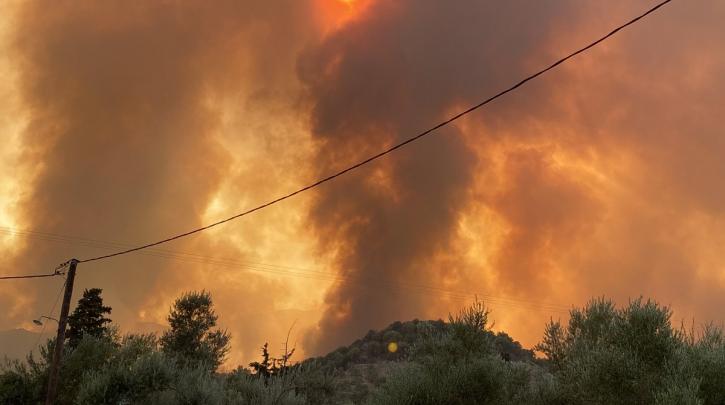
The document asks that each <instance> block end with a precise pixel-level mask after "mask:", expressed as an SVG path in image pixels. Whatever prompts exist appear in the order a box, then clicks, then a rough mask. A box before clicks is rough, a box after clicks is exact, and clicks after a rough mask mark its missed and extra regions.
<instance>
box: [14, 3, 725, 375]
mask: <svg viewBox="0 0 725 405" xmlns="http://www.w3.org/2000/svg"><path fill="white" fill-rule="evenodd" d="M653 4H654V2H651V1H624V0H621V1H620V0H616V1H610V2H606V3H604V2H598V1H574V0H557V1H553V0H552V1H540V2H528V1H518V0H517V1H509V2H498V1H490V0H483V1H473V0H455V1H449V2H440V1H433V0H419V1H413V0H401V1H396V2H388V1H383V0H379V1H376V0H347V1H339V0H310V1H305V2H302V1H294V0H278V1H273V2H259V1H231V0H219V1H216V2H213V3H210V2H202V1H188V2H175V1H162V2H132V3H128V2H121V1H107V2H77V1H59V2H58V3H57V4H56V5H55V6H54V7H47V4H45V3H43V2H40V1H20V0H18V1H8V2H2V3H1V5H0V48H1V49H0V50H1V52H0V73H2V77H3V80H2V81H0V134H2V137H3V138H2V140H3V142H1V143H0V157H1V160H0V168H1V170H0V251H1V252H2V256H3V257H4V258H5V260H4V261H3V264H2V265H0V270H2V273H3V274H26V273H44V272H50V271H52V270H53V269H54V268H55V266H57V265H58V264H59V263H61V262H63V261H65V260H67V259H69V258H71V257H76V258H79V259H83V258H88V257H93V256H97V255H101V254H105V253H110V252H112V251H114V250H118V249H119V248H123V247H127V246H131V245H137V244H142V243H148V242H153V241H155V240H158V239H163V238H165V237H168V236H171V235H174V234H177V233H181V232H185V231H188V230H191V229H193V228H196V227H199V226H202V225H204V224H208V223H211V222H215V221H217V220H219V219H222V218H226V217H229V216H231V215H234V214H236V213H238V212H241V211H244V210H246V209H248V208H250V207H252V206H256V205H258V204H260V203H263V202H266V201H268V200H271V199H273V198H276V197H278V196H280V195H282V194H285V193H287V192H289V191H292V190H294V189H296V188H299V187H300V186H302V185H306V184H308V183H310V182H312V181H314V180H315V179H317V178H319V177H322V176H325V175H327V174H329V173H331V172H334V171H336V170H339V169H341V168H343V167H346V166H348V165H350V164H352V163H355V162H356V161H358V160H360V159H363V158H365V157H367V156H369V155H371V154H374V153H376V152H378V151H380V150H382V149H384V148H385V147H388V146H390V145H392V144H394V143H396V142H398V141H400V140H402V139H405V138H407V137H409V136H411V135H412V134H415V133H417V132H420V131H421V130H423V129H426V128H429V127H431V126H433V125H435V124H437V123H438V122H440V121H442V120H443V119H445V118H446V117H448V116H451V115H453V114H455V113H456V112H458V111H460V110H463V109H465V108H467V107H468V106H470V105H472V104H476V103H477V102H479V101H481V100H483V99H485V98H487V97H488V96H490V95H492V94H494V93H496V92H498V91H500V90H502V89H504V88H505V87H508V86H509V85H511V84H513V83H515V82H517V81H518V80H520V79H521V78H523V77H525V76H526V75H528V74H529V73H531V72H533V71H536V70H538V69H540V68H542V67H544V66H546V65H548V64H549V63H551V62H553V61H555V60H556V59H558V58H560V57H561V56H563V55H565V54H567V53H569V52H570V51H572V50H574V49H576V48H578V47H581V46H583V45H585V44H587V43H588V42H590V41H592V40H593V39H594V38H596V37H599V36H601V35H603V34H605V33H607V32H609V31H610V30H611V29H612V28H614V27H615V26H617V25H619V24H621V23H623V22H624V21H626V20H628V19H629V18H631V17H633V16H634V15H636V14H639V13H641V12H643V11H644V10H646V9H648V8H649V7H651V6H652V5H653ZM724 18H725V3H722V2H718V1H712V0H710V1H706V0H692V1H687V2H685V1H682V0H675V1H673V2H672V3H671V4H668V5H667V6H665V7H663V8H662V9H661V10H660V11H658V12H656V13H655V14H653V15H651V16H649V17H647V18H646V19H644V20H642V21H640V22H639V23H637V24H636V25H634V26H632V27H630V28H628V29H626V30H625V31H623V32H621V33H619V34H617V35H616V36H615V37H613V38H611V39H610V40H608V41H606V42H605V43H603V44H601V45H600V46H598V47H596V48H595V49H592V50H591V51H589V52H587V53H585V54H583V55H580V56H578V57H576V58H575V59H573V60H571V61H569V62H567V63H566V64H564V65H562V66H560V67H559V68H557V69H556V70H554V71H552V72H550V73H547V74H546V75H544V76H542V77H540V78H538V79H537V80H535V81H533V82H531V83H529V84H527V85H526V86H524V87H522V88H520V89H519V90H517V91H516V92H514V93H511V94H509V95H507V96H505V97H504V98H502V99H499V100H497V101H495V102H494V103H492V104H490V105H488V106H486V107H485V108H484V109H482V110H480V111H477V112H475V113H473V114H470V115H469V116H467V117H466V118H465V119H462V120H460V121H457V122H456V123H455V124H453V125H450V126H448V127H446V128H444V129H442V130H440V131H437V132H436V134H434V135H432V136H429V137H426V138H424V139H422V140H420V141H419V142H416V143H414V144H411V145H409V146H408V147H406V148H404V149H402V150H400V151H398V152H396V153H394V154H392V155H390V156H388V157H386V158H384V159H381V160H378V161H376V162H374V163H372V164H370V165H367V166H365V167H363V168H361V169H359V170H357V171H355V172H352V173H350V174H348V175H346V176H344V177H341V178H339V179H337V180H335V181H334V182H331V183H328V184H325V185H323V186H320V187H319V188H316V189H314V190H312V191H310V192H307V193H304V194H301V195H299V196H296V197H294V198H292V199H289V200H286V201H284V202H282V203H280V204H277V205H275V206H271V207H269V208H267V209H264V210H262V211H259V212H256V213H254V214H253V215H250V216H246V217H244V218H240V219H238V220H236V221H233V222H229V223H227V224H224V225H221V226H219V227H215V228H213V229H210V230H208V231H204V232H202V233H199V234H195V235H193V236H190V237H188V238H184V239H181V240H178V241H174V242H172V243H169V244H167V245H163V246H160V247H156V248H153V249H149V250H148V251H145V252H139V253H135V254H129V255H125V256H121V257H116V258H111V259H108V260H103V261H97V262H91V263H83V264H81V265H79V267H78V274H77V277H76V284H75V288H74V300H75V299H77V297H78V296H80V294H81V293H82V291H83V289H84V288H91V287H98V288H102V289H103V297H104V300H105V302H106V303H107V304H108V305H110V306H111V307H113V313H112V318H113V320H114V322H116V323H117V324H118V326H119V328H120V329H121V331H122V332H132V331H159V330H163V328H164V327H165V325H166V315H167V314H168V311H169V307H170V305H172V303H173V301H174V299H175V298H176V297H178V296H180V295H181V294H182V293H184V292H187V291H192V290H206V291H209V292H210V293H211V294H212V297H213V299H214V303H215V307H216V310H217V313H218V315H219V325H220V327H222V328H225V329H227V330H228V331H229V332H230V333H231V334H232V352H231V353H230V356H229V359H228V361H227V366H228V367H234V366H236V365H237V364H246V363H248V362H249V361H252V360H253V359H254V358H256V357H257V355H258V351H259V348H260V347H261V346H262V345H263V344H264V343H265V342H269V344H270V347H271V348H272V349H273V351H274V349H275V348H276V347H281V346H282V344H283V343H284V340H285V337H286V336H287V333H288V332H289V333H290V339H291V342H290V343H292V344H294V345H296V347H297V352H296V355H298V354H299V358H298V360H299V359H301V358H302V357H304V356H311V355H318V354H324V353H326V352H327V351H330V350H332V349H334V348H336V347H338V346H340V345H344V344H349V343H351V342H352V341H353V340H355V339H356V338H358V337H360V336H362V335H364V334H365V333H366V332H367V331H368V330H369V329H379V328H382V327H385V326H386V325H387V324H389V323H390V322H393V321H395V320H408V319H413V318H419V319H438V318H446V317H447V315H448V314H449V313H450V312H454V311H456V310H458V309H459V308H461V307H462V306H464V305H466V304H467V303H470V302H471V301H472V300H474V299H475V298H474V297H477V298H478V299H480V300H483V301H484V302H485V303H486V304H487V305H489V306H490V308H491V310H492V317H493V319H495V329H496V330H505V331H506V332H507V333H509V334H511V335H512V336H513V337H514V338H516V339H518V340H520V341H521V342H522V343H523V344H524V345H526V346H532V345H534V344H535V343H537V342H538V339H539V338H540V336H541V333H542V332H543V328H544V326H545V324H546V322H547V321H549V320H550V319H566V316H567V310H568V309H569V308H571V307H572V306H580V305H582V304H584V303H585V302H586V301H587V300H588V299H590V298H592V297H600V296H606V297H610V298H612V299H614V300H616V301H617V302H619V303H626V302H627V300H629V299H634V298H637V297H639V296H644V297H647V298H652V299H656V300H657V301H659V302H661V303H663V304H665V305H670V306H671V307H672V308H673V309H674V316H673V322H676V323H679V322H680V321H683V320H686V322H687V324H689V323H690V322H693V320H694V322H695V323H697V324H702V323H705V322H709V321H712V322H717V323H721V322H723V321H725V318H724V316H723V314H722V312H721V310H720V309H721V308H722V307H723V304H725V294H724V293H725V257H723V255H722V246H724V245H725V187H722V184H723V178H724V177H725V125H723V123H722V121H721V110H722V106H723V105H725V103H724V102H725V74H724V73H725V48H723V47H722V45H721V41H720V40H719V39H720V38H723V37H725V28H723V26H722V24H721V23H720V22H721V21H722V20H723V19H724ZM62 282H63V281H62V279H60V278H46V279H34V280H23V281H13V282H3V283H2V284H0V308H3V309H4V310H3V311H2V315H0V330H2V329H14V328H25V329H28V330H33V331H38V327H36V326H34V325H33V324H32V322H31V320H32V319H34V318H36V317H38V316H39V315H44V314H57V312H58V307H59V304H54V303H56V302H57V297H58V294H59V291H60V289H61V287H62ZM50 329H52V328H48V329H47V330H44V333H45V334H46V335H47V336H50ZM28 345H29V347H28V350H29V349H30V348H31V345H30V343H28Z"/></svg>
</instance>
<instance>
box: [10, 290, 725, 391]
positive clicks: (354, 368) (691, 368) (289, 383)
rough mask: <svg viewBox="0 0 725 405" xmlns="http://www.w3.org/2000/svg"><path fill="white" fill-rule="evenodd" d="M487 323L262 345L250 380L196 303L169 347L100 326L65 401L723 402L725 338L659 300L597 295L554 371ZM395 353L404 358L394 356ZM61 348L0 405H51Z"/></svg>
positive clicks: (563, 334)
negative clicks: (298, 348) (52, 375)
mask: <svg viewBox="0 0 725 405" xmlns="http://www.w3.org/2000/svg"><path fill="white" fill-rule="evenodd" d="M489 315H490V314H489V311H488V310H487V308H486V307H485V306H484V305H483V303H481V302H478V301H476V302H474V303H473V304H472V305H471V306H469V307H467V308H464V309H463V310H461V311H460V312H458V313H456V314H454V315H451V316H450V317H449V319H448V322H443V321H440V320H439V321H418V320H414V321H409V322H395V323H393V324H391V325H390V326H388V327H387V328H385V329H383V330H381V331H370V332H368V333H367V334H366V335H365V336H364V337H363V338H362V339H359V340H357V341H355V342H353V343H352V344H351V345H350V346H347V347H341V348H339V349H338V350H335V351H334V352H332V353H330V354H328V355H327V356H324V357H320V358H316V359H308V360H306V361H304V362H303V363H300V364H292V363H291V362H290V358H291V356H292V353H293V352H294V349H292V350H287V348H285V350H284V353H283V354H282V356H281V357H279V358H275V357H272V356H271V355H270V353H269V351H268V350H267V345H266V344H265V345H264V347H263V350H262V359H261V360H260V361H259V362H253V363H251V364H250V366H251V368H250V369H246V368H242V367H239V368H237V369H236V370H234V371H232V372H229V373H219V372H216V365H218V363H214V361H210V359H211V360H214V359H216V361H221V358H223V356H221V357H219V356H217V355H218V354H219V353H226V350H228V345H227V343H228V335H227V334H226V333H221V336H226V340H224V341H223V342H224V343H225V344H224V345H223V347H221V346H220V347H218V348H217V349H214V348H212V347H210V345H212V344H213V343H210V341H209V338H210V336H215V332H219V331H214V330H213V328H214V326H215V325H216V320H217V318H216V315H215V314H214V311H213V309H212V305H211V297H210V296H209V294H208V293H205V292H201V293H188V294H185V295H183V296H182V297H181V298H179V300H177V301H176V304H175V305H174V307H173V308H172V310H171V314H170V316H169V321H170V323H171V326H172V327H171V330H169V332H167V333H166V334H164V335H163V336H162V338H161V339H159V338H157V337H156V335H152V334H151V335H134V334H131V335H127V336H124V337H119V335H118V333H115V332H114V330H115V329H114V327H113V325H105V324H106V323H104V327H106V332H104V333H103V334H101V336H95V335H93V334H91V333H83V334H82V337H81V338H80V340H79V341H78V342H77V343H76V344H75V346H73V347H71V346H70V345H66V347H65V349H64V352H63V362H62V365H61V369H60V379H61V382H62V383H61V384H60V386H59V392H58V400H57V403H59V404H97V403H113V404H289V405H295V404H341V403H343V404H359V403H371V404H521V403H526V404H528V405H538V404H541V405H545V404H546V405H558V404H575V405H576V404H609V403H617V404H659V405H670V404H686V405H689V404H691V405H716V404H725V388H724V387H725V385H724V383H723V382H724V381H725V335H724V334H723V330H722V329H720V328H717V327H714V326H712V325H708V326H706V327H704V328H703V330H702V331H701V332H699V333H695V332H694V328H692V329H691V330H690V331H687V330H685V328H684V327H683V328H680V329H679V330H676V329H674V328H672V326H671V324H670V317H671V312H670V310H669V308H667V307H663V306H660V305H658V304H657V303H655V302H652V301H644V300H643V299H637V300H634V301H632V302H630V303H629V304H628V305H626V306H624V307H622V308H617V307H616V306H615V305H614V303H613V302H611V301H609V300H606V299H601V298H600V299H595V300H592V301H591V302H589V303H588V304H587V305H585V306H584V307H583V308H581V309H573V310H572V311H571V317H570V319H569V321H568V323H566V324H561V323H560V322H554V321H551V322H550V323H549V324H548V325H547V326H546V330H545V333H544V336H543V339H542V342H541V343H540V344H539V345H537V346H536V348H537V350H539V351H540V352H542V353H544V354H545V355H546V356H547V360H546V361H542V360H540V359H536V358H534V356H533V352H532V351H530V350H526V349H524V348H522V347H521V345H520V344H519V343H518V342H516V341H514V340H513V339H512V338H511V337H510V336H509V335H507V334H506V333H503V332H498V333H494V332H493V331H492V330H491V323H490V321H489ZM172 320H173V322H172ZM216 336H218V335H216ZM182 342H191V348H192V349H194V350H182V349H184V346H183V345H182ZM211 342H220V340H214V339H212V340H211ZM393 342H394V343H396V344H397V347H398V350H397V351H390V350H388V349H387V348H388V345H389V344H390V343H393ZM54 345H55V342H54V341H53V340H52V339H51V340H48V341H47V342H46V343H45V344H44V345H43V346H42V347H41V348H40V355H38V356H35V355H32V354H31V355H29V356H28V358H27V359H26V361H24V362H19V361H14V362H13V361H5V362H4V363H3V364H1V365H0V404H25V403H28V404H33V403H42V402H43V400H44V393H45V387H46V386H47V378H48V364H49V361H50V355H51V353H52V352H53V347H54ZM215 364H216V365H215Z"/></svg>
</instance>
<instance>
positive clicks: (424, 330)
mask: <svg viewBox="0 0 725 405" xmlns="http://www.w3.org/2000/svg"><path fill="white" fill-rule="evenodd" d="M450 325H451V324H450V323H447V322H444V321H443V320H441V319H438V320H423V321H421V320H418V319H414V320H412V321H406V322H400V321H396V322H393V323H391V324H390V325H388V327H386V328H384V329H382V330H379V331H376V330H370V331H369V332H368V333H367V334H365V336H364V337H362V338H361V339H358V340H356V341H354V342H352V343H351V344H350V345H348V346H341V347H339V348H338V349H336V350H334V351H332V352H330V353H328V354H327V355H325V356H321V357H315V358H311V359H308V360H305V362H316V363H318V364H319V365H320V366H321V367H323V368H324V369H326V370H329V371H333V370H347V369H349V368H351V367H354V366H357V365H366V364H374V363H380V362H395V361H405V360H406V359H407V358H408V355H409V354H410V351H411V349H412V348H413V347H414V346H415V345H416V344H418V343H420V342H421V341H423V340H425V339H427V338H430V337H431V336H439V335H443V334H446V333H448V332H449V331H450ZM485 334H486V335H487V336H489V337H490V339H491V341H492V342H493V344H494V346H495V349H496V351H497V352H498V353H499V355H500V356H501V358H502V359H504V360H510V361H525V362H531V363H533V362H534V361H535V357H534V353H533V351H532V350H527V349H524V348H523V347H522V346H521V344H520V343H519V342H518V341H515V340H513V339H512V338H511V337H510V336H509V335H508V334H506V333H505V332H498V333H493V332H491V331H485ZM391 344H394V345H395V346H394V351H392V350H389V345H391Z"/></svg>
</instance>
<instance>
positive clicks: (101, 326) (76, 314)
mask: <svg viewBox="0 0 725 405" xmlns="http://www.w3.org/2000/svg"><path fill="white" fill-rule="evenodd" d="M101 292H103V290H102V289H100V288H91V289H90V290H89V289H86V290H85V291H83V297H82V298H81V299H79V300H78V306H77V307H76V309H75V310H74V311H73V313H72V314H71V315H70V316H69V317H68V333H67V335H66V336H67V339H68V346H69V347H71V348H73V349H75V348H76V347H77V346H78V343H79V342H80V341H81V339H82V338H83V336H84V335H90V336H95V337H104V336H107V335H108V326H107V324H109V323H111V320H110V319H109V318H106V316H105V315H106V314H109V315H110V314H111V307H107V306H104V305H103V298H102V297H101Z"/></svg>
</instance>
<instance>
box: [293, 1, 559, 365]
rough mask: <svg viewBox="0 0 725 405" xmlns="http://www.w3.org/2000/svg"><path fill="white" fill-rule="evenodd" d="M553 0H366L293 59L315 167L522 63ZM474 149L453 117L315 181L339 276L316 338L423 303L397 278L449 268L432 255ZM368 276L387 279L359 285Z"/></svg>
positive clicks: (439, 112) (450, 229)
mask: <svg viewBox="0 0 725 405" xmlns="http://www.w3.org/2000/svg"><path fill="white" fill-rule="evenodd" d="M562 6H563V4H561V5H557V6H556V7H551V5H550V4H547V5H545V4H543V3H536V4H535V5H534V6H533V9H532V8H530V7H529V8H528V9H526V12H525V13H521V11H522V10H523V4H522V3H519V2H510V3H507V4H506V5H501V4H500V3H499V2H479V1H462V2H450V3H449V2H446V3H441V2H435V1H403V2H376V3H374V4H371V5H370V6H369V7H368V8H367V9H365V10H363V11H362V12H361V15H359V16H358V18H357V19H356V20H354V21H353V22H351V23H350V24H348V25H347V26H345V27H344V28H343V29H341V30H339V31H338V32H336V33H335V34H334V35H331V36H330V37H328V38H326V40H325V41H324V42H323V43H322V44H320V45H319V46H318V47H316V48H314V49H312V50H310V51H308V52H307V53H306V54H305V55H303V57H302V58H301V61H300V68H299V70H300V78H301V79H302V81H303V82H305V83H306V84H307V85H308V89H309V97H310V103H311V110H312V133H313V135H314V136H315V137H316V139H318V141H319V144H320V147H319V149H318V155H317V156H318V157H317V159H318V161H320V162H321V164H320V173H321V174H322V173H326V172H330V171H332V170H334V169H335V168H336V167H341V166H342V165H344V164H345V163H349V162H353V161H355V160H359V159H361V158H363V157H365V156H366V155H370V154H372V153H374V152H375V151H377V150H380V149H382V148H383V147H384V146H386V145H390V144H392V143H397V142H399V141H400V140H401V139H403V138H405V137H408V136H411V135H412V134H414V133H417V132H420V131H421V130H423V129H425V128H427V127H430V126H432V125H434V124H435V123H437V121H440V120H442V119H443V118H445V117H446V115H447V114H450V113H451V112H452V111H453V108H454V107H455V106H457V105H467V104H471V103H472V102H473V101H474V100H477V99H480V98H481V97H482V96H483V95H485V94H490V93H492V92H493V91H495V90H498V89H500V87H501V83H508V82H511V81H512V80H514V79H515V78H516V77H519V76H521V75H522V72H523V71H524V69H523V62H524V61H525V60H526V59H527V58H530V57H532V56H535V55H536V54H537V53H538V52H539V51H540V40H541V38H543V37H545V36H546V35H547V33H548V26H549V24H553V23H554V20H555V18H554V15H555V14H556V12H557V11H558V10H559V8H560V7H562ZM511 21H516V23H515V24H512V23H511ZM514 27H515V28H514ZM482 135H483V136H485V134H482ZM476 161H477V157H476V154H475V152H474V150H473V149H472V148H471V147H469V145H467V143H466V139H465V138H464V137H463V136H462V134H461V131H460V130H459V129H457V128H454V127H449V128H446V129H444V130H442V131H440V132H439V133H438V134H437V135H435V136H432V137H430V138H429V139H425V140H424V141H422V142H420V143H418V144H415V145H414V146H412V147H410V148H409V149H408V150H405V151H403V152H401V153H398V154H396V155H395V156H394V157H392V158H391V159H389V160H386V161H384V162H380V163H377V164H376V165H375V166H374V167H370V168H366V169H363V170H361V171H360V172H359V173H357V174H355V175H351V176H349V177H347V178H344V179H341V180H340V181H338V182H336V183H335V184H332V185H329V186H326V187H325V188H324V189H323V190H321V191H320V194H319V198H318V200H317V201H316V203H315V207H314V209H313V211H312V213H311V221H312V222H313V224H314V225H315V229H316V231H317V233H318V236H319V238H320V247H321V249H322V250H326V251H327V250H330V249H333V250H334V251H335V257H336V260H337V264H338V266H339V272H340V273H341V274H343V275H344V276H346V277H349V280H347V281H343V282H341V283H340V284H339V285H338V286H337V287H336V288H335V289H333V290H332V291H331V292H330V293H329V295H328V298H327V307H326V312H325V315H324V316H323V319H322V320H321V322H320V325H319V331H318V333H319V335H318V336H317V341H318V344H319V351H323V350H325V349H331V348H333V346H334V345H336V344H339V343H342V342H345V341H349V340H351V339H354V337H355V336H358V335H360V333H361V332H364V330H366V329H368V328H371V327H380V326H383V325H384V323H385V322H388V321H391V320H394V319H399V318H405V317H410V316H411V315H415V314H417V313H418V314H419V313H420V311H419V310H420V309H421V308H424V307H426V306H428V305H429V304H430V302H429V300H430V298H429V297H425V296H422V295H409V294H401V293H400V291H398V290H399V289H398V288H396V284H401V283H414V284H415V283H418V284H421V281H424V282H423V283H422V284H428V285H439V284H441V281H442V280H443V279H444V278H445V277H446V274H447V273H449V272H455V271H456V270H457V269H456V268H455V267H454V268H440V267H438V266H436V263H435V260H434V259H435V258H436V256H437V255H439V254H440V253H441V252H446V251H448V250H450V249H451V242H452V240H453V239H454V236H455V234H456V232H457V224H458V222H459V220H460V218H461V213H462V212H463V211H464V209H465V208H466V206H467V204H469V202H470V189H471V187H472V185H473V180H474V178H475V175H476V171H475V167H476ZM370 281H372V282H375V283H378V284H382V285H387V286H388V288H369V287H367V286H365V285H363V283H365V282H370Z"/></svg>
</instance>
